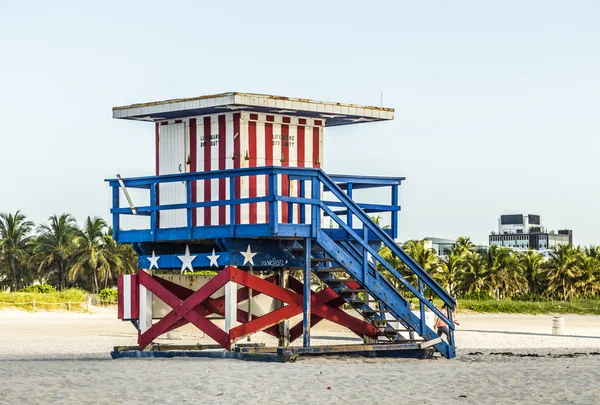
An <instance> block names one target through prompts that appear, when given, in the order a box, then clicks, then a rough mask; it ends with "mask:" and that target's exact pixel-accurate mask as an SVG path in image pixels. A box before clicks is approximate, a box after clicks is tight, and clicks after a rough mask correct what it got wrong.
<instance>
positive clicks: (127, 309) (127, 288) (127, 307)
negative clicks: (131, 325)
mask: <svg viewBox="0 0 600 405" xmlns="http://www.w3.org/2000/svg"><path fill="white" fill-rule="evenodd" d="M123 319H131V275H124V276H123Z"/></svg>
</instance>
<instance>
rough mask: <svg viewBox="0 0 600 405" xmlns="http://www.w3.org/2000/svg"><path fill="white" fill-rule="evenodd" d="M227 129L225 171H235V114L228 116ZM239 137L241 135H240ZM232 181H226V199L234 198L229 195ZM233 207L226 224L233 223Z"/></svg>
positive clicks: (228, 207) (227, 216) (227, 209)
mask: <svg viewBox="0 0 600 405" xmlns="http://www.w3.org/2000/svg"><path fill="white" fill-rule="evenodd" d="M225 128H226V132H227V135H226V137H225V138H226V139H225V142H226V150H225V156H224V159H225V169H233V159H232V157H233V142H234V139H233V137H234V136H235V134H234V133H233V114H227V118H226V120H225ZM238 136H239V134H238ZM230 181H234V180H233V179H232V178H229V179H227V180H226V181H225V187H226V189H225V197H226V198H227V199H230V198H233V196H232V195H230V194H229V186H230V185H229V182H230ZM230 209H231V207H230V206H227V207H226V208H225V223H226V224H230V223H231V218H230V215H229V211H230Z"/></svg>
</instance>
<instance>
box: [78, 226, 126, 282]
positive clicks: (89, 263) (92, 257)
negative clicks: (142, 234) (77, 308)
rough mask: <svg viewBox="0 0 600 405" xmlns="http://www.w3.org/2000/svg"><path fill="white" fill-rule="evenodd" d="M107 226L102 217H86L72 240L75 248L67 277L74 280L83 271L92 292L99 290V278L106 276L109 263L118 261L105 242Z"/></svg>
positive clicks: (109, 266) (106, 239)
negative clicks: (81, 227)
mask: <svg viewBox="0 0 600 405" xmlns="http://www.w3.org/2000/svg"><path fill="white" fill-rule="evenodd" d="M107 228H108V227H107V225H106V222H105V221H104V220H103V219H102V218H99V217H94V218H90V217H87V219H86V221H85V224H84V226H83V229H82V230H80V231H78V234H77V236H76V237H75V239H74V240H73V243H74V245H75V249H74V252H73V265H72V266H71V269H70V271H69V277H70V279H71V280H75V279H76V277H77V276H78V275H80V274H81V273H85V276H87V277H89V282H90V285H91V288H92V292H94V293H97V292H98V290H99V279H101V278H104V277H106V274H107V273H110V271H111V269H110V268H111V264H113V263H116V262H118V261H119V260H118V258H116V257H115V250H114V249H113V248H112V246H111V245H110V243H107V242H109V239H108V238H107V234H106V231H107ZM110 240H112V238H110Z"/></svg>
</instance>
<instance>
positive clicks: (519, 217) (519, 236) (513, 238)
mask: <svg viewBox="0 0 600 405" xmlns="http://www.w3.org/2000/svg"><path fill="white" fill-rule="evenodd" d="M489 239H490V245H499V246H505V247H509V248H512V249H519V250H527V249H533V250H539V251H543V250H548V249H553V248H555V247H556V246H558V245H563V244H565V245H572V244H573V231H571V230H570V229H563V230H559V231H558V232H556V233H555V232H554V231H550V232H548V231H547V229H546V228H545V227H544V226H543V224H542V221H541V217H540V216H539V215H535V214H528V215H525V214H510V215H501V216H500V218H498V233H497V234H496V233H494V232H492V234H491V235H490V237H489Z"/></svg>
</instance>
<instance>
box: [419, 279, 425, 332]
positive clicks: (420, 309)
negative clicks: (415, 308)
mask: <svg viewBox="0 0 600 405" xmlns="http://www.w3.org/2000/svg"><path fill="white" fill-rule="evenodd" d="M419 293H421V296H422V297H423V299H425V295H424V294H425V289H424V288H423V281H422V280H421V278H420V277H419ZM419 312H420V315H421V324H420V327H421V330H420V331H419V335H421V336H422V335H423V331H424V330H425V325H426V322H425V303H424V302H422V301H421V302H420V303H419Z"/></svg>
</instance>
